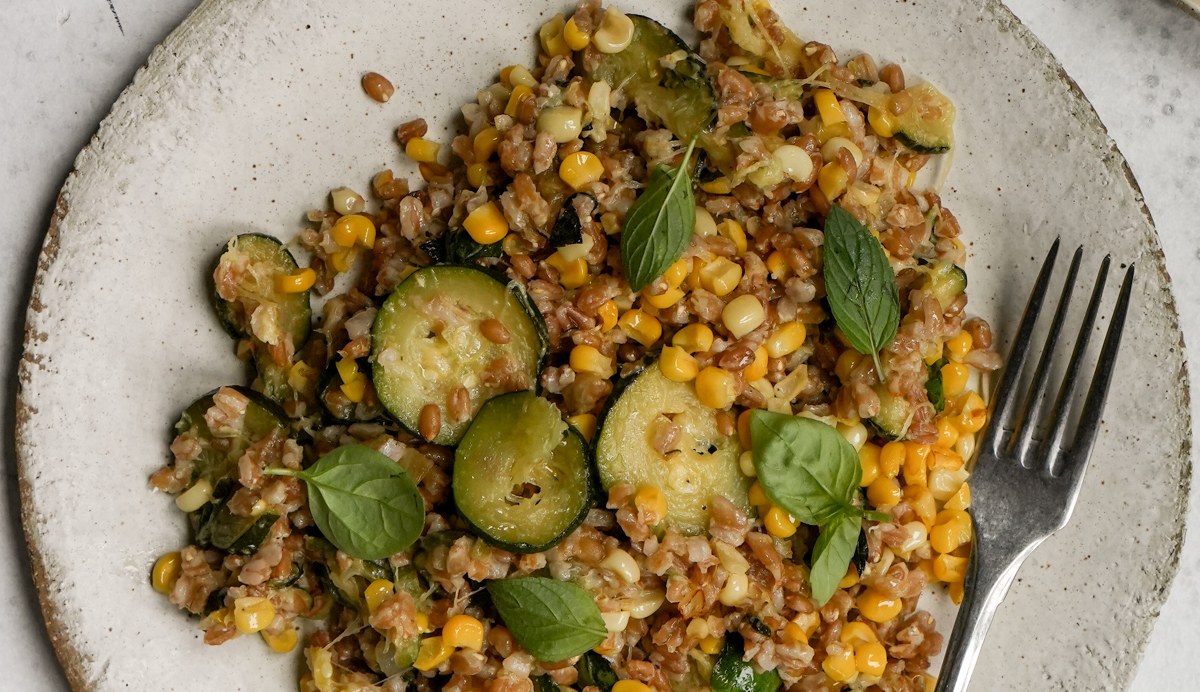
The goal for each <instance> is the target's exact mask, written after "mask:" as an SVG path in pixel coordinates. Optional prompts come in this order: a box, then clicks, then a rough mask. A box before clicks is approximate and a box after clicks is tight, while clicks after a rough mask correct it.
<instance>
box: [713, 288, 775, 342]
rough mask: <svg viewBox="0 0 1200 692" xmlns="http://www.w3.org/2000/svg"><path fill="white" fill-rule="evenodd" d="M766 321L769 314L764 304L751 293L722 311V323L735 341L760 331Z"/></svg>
mask: <svg viewBox="0 0 1200 692" xmlns="http://www.w3.org/2000/svg"><path fill="white" fill-rule="evenodd" d="M766 319H767V313H766V310H764V309H763V305H762V303H761V302H759V300H758V298H756V297H755V296H753V295H752V294H749V293H747V294H745V295H740V296H738V297H737V298H734V299H733V300H731V301H729V303H728V304H726V305H725V309H724V310H722V311H721V323H722V324H724V325H725V328H726V329H728V330H729V333H730V334H732V335H733V338H735V339H740V338H742V337H743V336H746V335H747V334H749V333H750V332H752V331H754V330H755V329H758V327H759V325H761V324H762V323H763V321H765V320H766Z"/></svg>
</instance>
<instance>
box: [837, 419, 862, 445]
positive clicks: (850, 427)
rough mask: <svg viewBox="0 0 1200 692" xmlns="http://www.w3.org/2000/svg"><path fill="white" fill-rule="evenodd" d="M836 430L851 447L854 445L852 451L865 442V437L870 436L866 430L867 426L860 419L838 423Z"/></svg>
mask: <svg viewBox="0 0 1200 692" xmlns="http://www.w3.org/2000/svg"><path fill="white" fill-rule="evenodd" d="M837 431H838V433H839V434H840V435H841V436H842V437H843V438H845V440H846V441H847V442H849V443H850V446H851V447H854V451H856V452H857V451H858V450H859V449H861V448H862V446H863V445H864V444H866V443H867V438H868V437H870V434H869V433H868V432H867V426H865V425H863V424H862V421H856V422H854V423H850V424H847V423H838V424H837Z"/></svg>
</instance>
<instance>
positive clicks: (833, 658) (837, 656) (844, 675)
mask: <svg viewBox="0 0 1200 692" xmlns="http://www.w3.org/2000/svg"><path fill="white" fill-rule="evenodd" d="M821 670H823V671H825V674H826V675H828V676H829V677H830V679H832V680H833V681H834V682H850V681H851V680H853V679H854V678H855V676H857V675H858V668H857V667H856V666H855V664H854V649H852V648H850V647H848V646H843V647H840V648H838V649H837V651H835V652H834V653H831V654H829V655H828V656H826V657H825V660H824V661H821Z"/></svg>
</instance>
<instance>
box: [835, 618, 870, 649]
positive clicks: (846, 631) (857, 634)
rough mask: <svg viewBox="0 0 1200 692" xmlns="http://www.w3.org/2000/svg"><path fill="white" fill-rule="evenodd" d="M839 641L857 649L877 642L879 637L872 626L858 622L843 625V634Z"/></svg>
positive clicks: (839, 636)
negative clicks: (861, 645) (859, 646)
mask: <svg viewBox="0 0 1200 692" xmlns="http://www.w3.org/2000/svg"><path fill="white" fill-rule="evenodd" d="M838 641H839V642H841V643H843V644H849V645H850V646H854V647H857V646H858V645H859V644H869V643H870V642H877V641H879V637H877V636H875V630H873V629H871V626H870V625H868V624H867V623H865V622H859V621H857V620H856V621H854V622H847V623H846V624H845V625H842V633H841V634H840V635H838Z"/></svg>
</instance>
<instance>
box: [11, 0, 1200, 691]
mask: <svg viewBox="0 0 1200 692" xmlns="http://www.w3.org/2000/svg"><path fill="white" fill-rule="evenodd" d="M977 1H978V3H979V8H980V10H981V11H986V12H990V13H991V15H992V16H994V17H995V21H996V22H997V23H999V24H1002V25H1007V27H1008V28H1009V29H1010V30H1011V31H1012V32H1013V34H1014V36H1016V37H1017V39H1018V40H1019V41H1021V42H1023V43H1024V45H1025V48H1026V49H1028V50H1029V51H1030V52H1032V53H1033V54H1034V55H1035V57H1037V58H1039V59H1041V60H1042V61H1043V62H1044V63H1045V65H1046V66H1047V67H1048V68H1051V69H1052V70H1054V72H1055V73H1056V76H1057V77H1058V79H1059V80H1061V81H1062V82H1063V83H1064V84H1065V85H1066V87H1067V91H1068V92H1069V94H1070V96H1069V98H1070V99H1071V100H1072V101H1074V102H1075V105H1076V106H1080V105H1081V106H1083V113H1082V114H1081V115H1082V118H1084V119H1086V120H1089V121H1090V124H1094V125H1097V126H1099V128H1100V131H1101V132H1102V133H1103V135H1104V138H1105V140H1106V141H1107V145H1108V146H1109V148H1110V149H1111V151H1112V152H1113V154H1114V155H1115V156H1116V163H1118V164H1119V168H1120V170H1121V172H1122V173H1123V174H1124V176H1125V179H1126V181H1127V182H1128V184H1129V185H1130V187H1131V188H1132V190H1133V192H1134V195H1135V199H1136V202H1137V205H1138V208H1139V209H1140V210H1141V213H1142V215H1143V216H1144V217H1145V220H1146V222H1147V224H1148V226H1149V229H1150V231H1151V233H1152V235H1153V239H1154V246H1153V247H1152V248H1150V251H1149V252H1148V253H1147V257H1148V258H1149V259H1152V260H1153V261H1152V263H1148V264H1152V265H1153V268H1154V270H1155V272H1157V274H1158V275H1159V276H1160V278H1161V279H1162V282H1163V286H1164V288H1165V289H1166V295H1167V298H1168V300H1167V301H1166V302H1165V304H1164V306H1163V307H1164V308H1165V312H1166V314H1167V317H1168V318H1169V320H1170V323H1171V324H1172V325H1173V326H1174V327H1175V329H1176V331H1177V332H1178V333H1179V344H1178V348H1179V350H1180V358H1181V361H1182V366H1181V371H1180V375H1181V378H1180V387H1181V391H1180V393H1181V398H1182V400H1183V402H1184V404H1185V407H1184V412H1185V417H1186V421H1187V425H1186V426H1185V428H1184V435H1183V439H1182V442H1181V446H1180V450H1179V451H1180V454H1181V456H1182V457H1184V458H1186V459H1187V462H1186V464H1185V465H1184V467H1183V469H1182V476H1181V478H1180V484H1179V494H1178V496H1177V497H1176V498H1174V499H1175V502H1174V503H1173V504H1174V505H1175V506H1177V507H1178V508H1179V515H1178V517H1179V522H1178V524H1177V527H1176V531H1175V533H1174V535H1173V536H1171V537H1170V539H1169V540H1170V542H1171V543H1173V546H1174V549H1173V550H1172V553H1171V559H1170V563H1169V564H1167V565H1165V566H1164V569H1163V570H1162V571H1160V572H1159V573H1158V574H1159V577H1160V579H1159V581H1158V583H1155V584H1153V586H1152V588H1151V589H1150V590H1149V596H1150V598H1152V599H1153V601H1154V603H1153V604H1152V609H1153V613H1152V614H1151V615H1150V617H1149V623H1150V626H1149V628H1148V635H1147V637H1146V638H1145V639H1143V640H1141V641H1140V642H1139V643H1138V650H1137V652H1136V657H1135V660H1134V662H1133V665H1132V666H1130V667H1128V668H1127V669H1126V672H1124V677H1122V678H1116V679H1117V680H1118V682H1119V683H1121V684H1122V685H1128V683H1130V682H1131V681H1132V680H1133V678H1134V677H1135V675H1136V672H1137V669H1138V667H1139V666H1140V664H1141V661H1142V659H1143V658H1144V656H1145V651H1146V646H1147V644H1148V643H1149V641H1150V636H1152V634H1153V631H1154V623H1155V621H1157V619H1158V617H1159V615H1160V613H1161V609H1162V606H1163V604H1164V603H1165V602H1166V599H1167V596H1168V595H1169V593H1170V590H1171V587H1172V585H1173V583H1174V581H1175V577H1176V576H1177V574H1178V571H1179V553H1180V549H1181V548H1182V546H1183V541H1184V536H1185V534H1186V531H1187V514H1188V507H1189V505H1190V497H1191V484H1192V475H1193V468H1194V459H1193V458H1192V437H1193V426H1194V421H1193V416H1192V407H1191V378H1190V376H1189V375H1190V373H1189V362H1188V358H1187V348H1186V344H1185V337H1184V334H1183V330H1182V327H1181V326H1180V321H1179V311H1178V309H1177V299H1176V295H1175V289H1174V284H1173V282H1172V280H1171V275H1170V273H1169V272H1168V271H1167V268H1166V260H1165V256H1164V254H1163V246H1162V242H1161V240H1160V237H1159V233H1158V228H1157V226H1156V225H1155V223H1154V218H1153V215H1152V214H1151V213H1150V209H1149V208H1148V207H1147V205H1146V201H1145V196H1144V195H1143V194H1142V190H1141V187H1140V186H1139V185H1138V182H1137V179H1136V177H1135V176H1134V174H1133V171H1132V169H1131V168H1130V167H1129V162H1128V160H1127V159H1126V158H1125V155H1124V154H1123V153H1121V150H1120V148H1119V147H1118V146H1117V143H1116V142H1115V141H1113V139H1112V137H1111V136H1110V135H1109V132H1108V127H1107V126H1106V125H1105V124H1104V122H1103V120H1101V118H1100V116H1099V114H1098V113H1097V112H1096V110H1095V107H1094V106H1093V105H1092V103H1091V101H1090V100H1089V99H1088V98H1087V95H1086V94H1084V92H1083V90H1082V89H1081V88H1080V87H1079V85H1078V84H1077V83H1076V82H1075V80H1074V79H1073V78H1072V77H1071V75H1070V74H1068V73H1067V71H1066V69H1065V68H1064V67H1063V66H1062V63H1061V62H1060V61H1059V60H1058V58H1057V57H1055V55H1054V53H1053V52H1052V51H1051V50H1050V49H1049V48H1048V47H1047V46H1046V45H1045V44H1044V43H1043V42H1042V40H1041V39H1040V38H1038V36H1037V35H1036V34H1034V33H1033V31H1032V30H1031V29H1030V28H1029V27H1028V26H1026V25H1025V23H1024V22H1023V21H1021V19H1020V18H1019V17H1017V16H1016V15H1015V14H1014V13H1013V12H1012V10H1010V9H1009V8H1008V6H1007V5H1005V4H1004V3H1003V1H1002V0H977ZM225 2H228V0H202V2H201V3H200V4H199V5H198V6H197V7H196V8H195V9H194V10H192V11H191V12H190V13H189V14H188V15H187V17H185V18H184V19H183V21H182V22H180V23H179V24H178V25H177V26H176V27H175V28H174V29H172V30H171V32H170V33H169V34H167V36H166V37H165V38H164V39H163V40H162V41H161V42H160V43H158V44H156V45H155V46H154V47H153V48H152V49H151V50H150V53H149V55H148V56H147V58H146V61H145V63H143V64H142V65H141V67H139V68H138V69H137V71H135V72H134V75H133V77H132V78H131V79H130V82H129V84H127V85H126V86H125V87H124V88H123V89H122V90H121V93H120V94H119V95H118V96H117V98H116V99H115V100H114V101H113V105H112V106H111V107H110V109H109V111H108V113H107V114H106V115H105V116H104V118H103V119H101V121H100V122H99V123H98V124H97V127H96V132H95V133H94V134H93V135H92V137H91V138H90V140H89V141H88V143H87V144H85V145H84V146H83V147H82V148H81V149H80V151H79V153H78V154H77V155H76V157H75V160H74V162H73V163H72V169H71V171H70V172H69V173H68V174H67V176H66V179H65V180H64V182H63V185H62V187H61V188H60V190H59V193H58V195H57V197H56V199H55V203H54V211H53V214H52V215H51V218H50V222H49V225H48V227H47V229H46V235H45V239H44V241H43V244H42V248H41V250H40V251H39V253H38V257H37V270H36V272H35V274H34V278H33V281H32V284H31V286H30V289H29V301H28V306H27V308H26V312H25V323H24V337H23V340H22V345H21V358H20V360H19V364H18V367H17V391H16V394H15V396H14V399H13V401H14V406H13V409H14V418H15V425H14V438H15V439H14V442H15V448H16V460H17V487H18V492H19V495H20V514H21V525H22V530H23V534H24V538H25V543H26V546H27V550H28V553H29V559H30V572H31V577H32V581H33V585H34V588H35V589H36V590H37V598H38V603H39V607H40V610H41V613H42V620H43V622H44V624H45V626H46V632H47V635H48V636H49V639H50V643H51V645H52V647H53V648H54V652H55V656H56V658H57V659H58V662H59V665H60V667H61V668H62V670H63V672H64V674H65V676H66V679H67V683H68V685H69V686H70V688H71V690H72V691H73V692H92V690H94V689H95V681H93V680H90V679H89V676H88V675H87V664H88V657H87V656H86V655H85V654H83V653H82V652H81V651H79V649H78V648H77V646H76V645H75V643H74V642H73V639H72V634H71V632H70V630H69V628H68V626H67V623H65V622H64V621H63V620H62V616H61V614H60V613H59V609H58V606H57V604H56V603H55V601H54V599H53V598H51V594H50V590H51V587H52V586H53V585H54V582H53V580H52V579H51V578H50V577H49V575H48V570H47V565H46V559H45V557H44V555H43V553H42V548H41V545H40V544H39V543H38V537H37V533H36V532H35V531H34V523H35V518H36V515H35V507H34V503H33V496H32V493H33V485H32V483H31V482H30V465H31V459H30V458H29V455H28V451H29V448H28V445H27V444H26V443H25V442H24V439H25V433H26V428H27V427H28V426H29V425H30V424H31V420H32V416H33V415H34V413H35V412H36V410H35V409H33V408H32V407H31V406H29V404H28V403H27V402H26V401H25V389H26V385H27V384H28V382H29V381H30V373H31V368H33V367H35V366H36V363H34V362H32V360H31V359H30V357H29V356H30V354H29V349H30V346H31V342H32V341H34V340H35V336H34V334H33V332H32V331H31V327H32V320H33V319H34V318H35V315H36V314H37V313H40V312H41V310H42V309H43V305H42V303H41V297H40V296H41V289H42V285H43V281H44V280H45V278H46V275H47V273H48V272H49V270H50V269H51V268H52V267H53V265H54V264H55V262H56V261H57V259H58V252H59V247H60V237H59V223H60V222H61V221H62V220H63V219H64V218H65V217H66V216H67V214H68V213H69V211H70V209H69V203H68V201H67V196H68V194H69V192H70V188H71V187H72V184H73V183H74V181H75V180H76V179H77V178H78V174H79V166H80V161H81V159H82V158H83V155H84V154H85V153H87V152H88V151H89V150H90V149H91V148H92V147H94V146H99V145H101V144H102V143H103V141H104V139H103V136H104V134H105V131H106V127H105V126H106V125H107V124H109V123H110V121H112V120H113V118H114V117H115V116H116V114H117V111H118V109H119V108H120V107H121V106H122V105H123V104H124V102H125V100H126V98H127V96H129V95H130V90H131V89H132V88H133V87H134V86H136V84H137V83H138V82H139V81H140V80H141V79H144V78H145V75H147V74H148V73H151V72H153V71H155V70H159V69H163V68H164V67H165V63H166V62H167V54H166V50H165V46H167V45H168V44H170V43H172V42H173V41H175V40H177V39H179V38H180V37H182V36H183V35H185V34H187V33H189V32H190V31H191V30H192V29H193V28H194V25H195V24H197V23H198V22H199V21H201V20H202V18H203V17H204V16H206V15H207V14H209V13H210V12H213V11H215V10H219V8H220V6H221V5H222V4H224V3H225ZM1175 2H1176V4H1178V5H1179V6H1180V7H1182V8H1183V9H1184V10H1185V11H1187V12H1189V13H1191V14H1193V15H1195V16H1196V17H1197V18H1200V0H1175Z"/></svg>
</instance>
